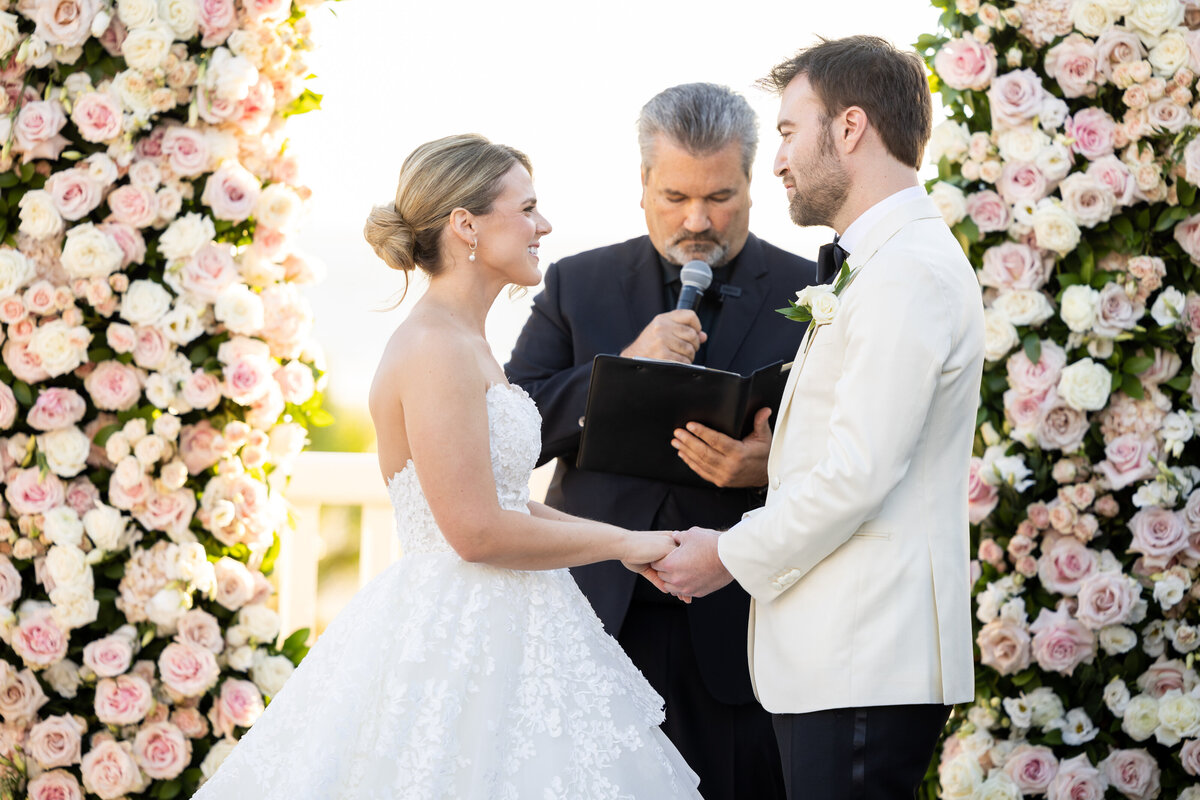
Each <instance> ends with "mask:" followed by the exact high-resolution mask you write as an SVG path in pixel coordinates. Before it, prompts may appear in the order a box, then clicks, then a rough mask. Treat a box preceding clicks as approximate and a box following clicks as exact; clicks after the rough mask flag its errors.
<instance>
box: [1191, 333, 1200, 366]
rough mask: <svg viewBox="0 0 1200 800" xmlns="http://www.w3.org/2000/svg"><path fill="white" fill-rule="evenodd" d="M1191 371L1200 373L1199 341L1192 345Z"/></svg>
mask: <svg viewBox="0 0 1200 800" xmlns="http://www.w3.org/2000/svg"><path fill="white" fill-rule="evenodd" d="M1192 371H1193V372H1200V340H1197V342H1196V343H1195V344H1193V345H1192Z"/></svg>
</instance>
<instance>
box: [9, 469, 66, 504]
mask: <svg viewBox="0 0 1200 800" xmlns="http://www.w3.org/2000/svg"><path fill="white" fill-rule="evenodd" d="M64 495H65V490H64V487H63V482H62V481H61V480H59V478H58V476H56V475H55V474H54V473H52V472H51V473H47V474H46V477H45V478H44V479H43V478H42V476H41V471H40V470H38V469H37V467H31V468H29V469H22V470H17V474H16V475H15V476H10V478H9V481H8V486H7V487H6V488H5V490H4V496H5V498H7V499H8V502H9V505H11V506H12V508H13V511H15V512H17V513H18V514H45V513H46V512H47V511H49V510H50V509H52V508H55V507H56V506H61V505H62V504H63V499H64Z"/></svg>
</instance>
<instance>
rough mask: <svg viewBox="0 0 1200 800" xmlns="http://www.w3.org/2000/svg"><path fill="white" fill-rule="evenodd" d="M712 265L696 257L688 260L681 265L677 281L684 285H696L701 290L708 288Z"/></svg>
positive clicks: (710, 280) (711, 275)
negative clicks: (693, 259)
mask: <svg viewBox="0 0 1200 800" xmlns="http://www.w3.org/2000/svg"><path fill="white" fill-rule="evenodd" d="M712 277H713V274H712V267H710V266H709V265H708V264H707V263H705V262H703V261H701V260H699V259H696V260H695V261H689V262H687V263H686V264H684V265H683V269H681V270H679V282H680V283H681V284H683V285H684V286H696V287H699V288H700V290H701V291H703V290H704V289H707V288H708V285H709V284H710V283H712Z"/></svg>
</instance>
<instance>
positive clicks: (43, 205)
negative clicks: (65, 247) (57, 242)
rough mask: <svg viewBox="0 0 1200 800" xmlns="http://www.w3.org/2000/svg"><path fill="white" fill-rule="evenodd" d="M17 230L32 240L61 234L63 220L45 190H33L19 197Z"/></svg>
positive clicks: (52, 199)
mask: <svg viewBox="0 0 1200 800" xmlns="http://www.w3.org/2000/svg"><path fill="white" fill-rule="evenodd" d="M17 205H18V206H19V208H20V209H21V211H20V217H21V225H20V227H19V228H18V230H19V231H20V232H21V233H23V234H25V235H26V236H29V237H32V238H34V239H50V238H53V237H56V236H58V235H59V234H61V233H62V232H63V218H62V215H61V214H59V213H58V208H57V206H56V205H55V203H54V198H53V197H51V196H50V193H49V192H47V191H46V190H45V189H33V190H30V191H28V192H26V193H25V194H24V195H22V196H21V199H20V201H18V203H17Z"/></svg>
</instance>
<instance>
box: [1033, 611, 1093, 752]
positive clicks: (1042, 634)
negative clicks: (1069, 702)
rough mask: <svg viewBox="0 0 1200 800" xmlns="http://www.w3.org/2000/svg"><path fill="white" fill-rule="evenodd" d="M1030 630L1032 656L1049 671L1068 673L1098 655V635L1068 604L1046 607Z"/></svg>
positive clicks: (1040, 665)
mask: <svg viewBox="0 0 1200 800" xmlns="http://www.w3.org/2000/svg"><path fill="white" fill-rule="evenodd" d="M1029 630H1030V632H1031V633H1033V657H1034V658H1035V659H1036V660H1037V663H1038V666H1039V667H1041V668H1042V669H1044V670H1046V671H1047V672H1057V673H1059V674H1061V675H1068V676H1069V675H1071V673H1073V672H1074V671H1075V667H1077V666H1079V665H1080V664H1082V663H1085V662H1086V663H1088V664H1090V663H1091V662H1092V660H1093V659H1094V658H1095V657H1096V637H1095V635H1094V634H1093V633H1092V632H1091V631H1089V630H1088V629H1087V628H1085V627H1084V626H1083V625H1082V624H1080V623H1079V622H1078V621H1077V620H1074V619H1072V618H1071V615H1070V614H1069V613H1067V610H1066V609H1065V608H1060V609H1059V610H1058V611H1051V610H1050V609H1048V608H1043V609H1042V610H1041V613H1039V614H1038V618H1037V620H1035V621H1034V623H1033V624H1032V625H1030V626H1029ZM1060 774H1061V773H1060Z"/></svg>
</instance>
